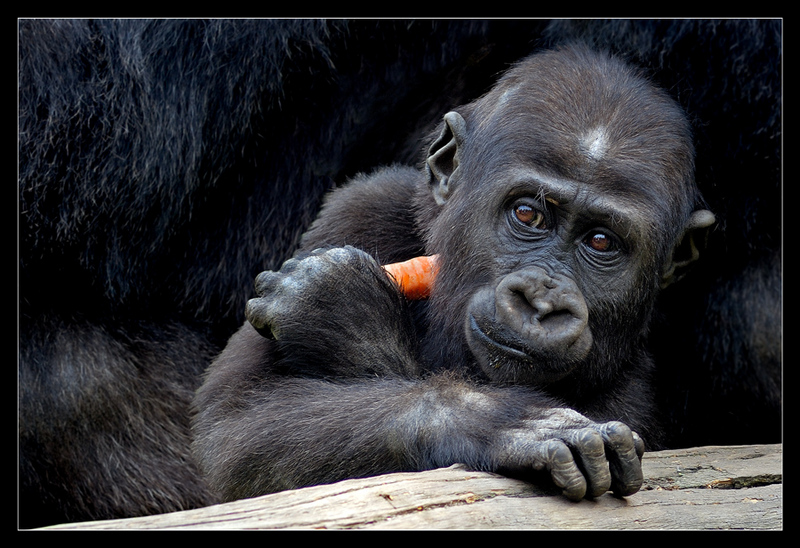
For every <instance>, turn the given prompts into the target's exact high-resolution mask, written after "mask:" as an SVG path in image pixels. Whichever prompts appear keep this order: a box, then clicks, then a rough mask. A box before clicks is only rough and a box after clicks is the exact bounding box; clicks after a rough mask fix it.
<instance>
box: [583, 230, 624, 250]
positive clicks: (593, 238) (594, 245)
mask: <svg viewBox="0 0 800 548" xmlns="http://www.w3.org/2000/svg"><path fill="white" fill-rule="evenodd" d="M583 242H584V244H586V245H587V246H589V247H590V248H591V249H593V250H595V251H599V252H601V253H603V252H607V251H615V250H616V249H617V243H616V241H614V239H613V238H612V237H611V236H609V235H608V234H605V233H603V232H593V233H591V234H589V235H588V236H586V239H585V240H584V241H583Z"/></svg>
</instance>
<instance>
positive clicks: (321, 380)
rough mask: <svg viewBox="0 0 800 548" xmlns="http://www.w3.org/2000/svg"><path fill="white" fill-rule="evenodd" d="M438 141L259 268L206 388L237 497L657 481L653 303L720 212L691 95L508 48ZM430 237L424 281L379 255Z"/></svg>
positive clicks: (205, 406) (631, 73)
mask: <svg viewBox="0 0 800 548" xmlns="http://www.w3.org/2000/svg"><path fill="white" fill-rule="evenodd" d="M424 148H425V149H426V151H427V155H426V157H425V161H424V166H423V167H422V168H421V169H417V168H411V167H391V168H386V169H381V170H379V171H377V172H375V173H373V174H371V175H363V176H360V177H357V178H355V179H354V180H352V181H350V182H349V183H348V184H346V185H344V186H342V187H341V188H340V189H338V190H336V191H334V192H333V193H332V194H331V195H330V196H329V198H328V200H327V202H326V204H325V206H324V208H323V210H322V212H321V214H320V216H319V218H318V219H317V220H316V222H315V223H314V225H313V227H312V228H311V230H310V231H309V232H308V233H307V234H306V235H305V237H304V240H303V242H302V245H301V250H300V251H299V252H298V253H297V255H296V256H295V257H294V258H293V259H291V260H289V261H287V262H286V263H285V264H284V265H283V267H282V268H281V269H280V270H279V271H277V272H264V273H262V274H260V275H259V277H258V278H257V280H256V288H255V289H256V296H255V298H254V299H252V300H251V301H250V302H249V303H248V307H247V311H246V315H247V319H248V322H246V323H245V324H244V325H243V326H242V328H241V329H240V330H239V332H238V333H237V334H236V335H234V336H233V337H232V338H231V340H230V342H229V344H228V347H227V348H226V349H225V350H224V351H223V352H222V354H221V355H220V356H219V358H218V359H217V360H216V361H215V363H214V364H213V365H212V367H211V368H210V370H209V371H208V373H207V377H206V380H205V383H204V385H203V386H202V388H201V389H200V390H199V391H198V394H197V398H196V401H195V408H196V416H195V418H194V434H195V442H194V451H195V455H196V457H197V459H198V462H199V463H200V466H201V468H202V469H203V471H204V473H205V475H206V477H207V478H208V480H209V483H210V484H211V486H212V487H213V488H214V489H215V490H216V491H217V492H218V493H219V495H220V496H221V497H222V498H224V499H235V498H241V497H246V496H255V495H258V494H263V493H266V492H270V491H276V490H280V489H286V488H293V487H298V486H303V485H311V484H317V483H323V482H329V481H335V480H338V479H343V478H347V477H357V476H366V475H372V474H378V473H384V472H390V471H399V470H422V469H428V468H433V467H437V466H447V465H450V464H453V463H456V462H461V463H465V464H467V465H468V466H471V467H473V468H475V469H480V470H491V471H497V472H501V473H507V474H513V475H517V476H521V477H526V478H531V479H532V480H535V481H540V480H541V481H545V482H551V483H553V484H555V485H556V486H558V488H560V489H561V490H562V491H563V493H564V494H565V495H566V496H568V497H570V498H573V499H580V498H583V497H594V496H598V495H600V494H602V493H604V492H606V491H607V490H609V489H611V490H613V491H614V492H615V493H617V494H620V495H626V494H630V493H633V492H635V491H636V490H638V488H639V487H640V485H641V481H642V475H641V467H640V459H641V455H642V453H643V451H644V442H643V439H644V440H645V441H646V442H647V443H648V444H651V445H655V444H657V443H658V440H657V432H658V425H657V424H656V422H655V419H654V415H655V412H654V408H653V402H652V396H651V388H650V375H651V370H652V367H653V364H652V361H651V359H650V357H649V355H648V353H647V350H646V335H647V326H648V322H649V317H650V315H651V310H652V305H653V301H654V298H655V296H656V294H657V292H658V290H659V288H660V287H662V286H663V285H665V284H668V283H670V282H671V281H672V280H674V279H675V278H676V277H678V276H680V275H681V272H682V270H683V268H684V267H685V266H686V265H687V264H688V263H689V262H690V261H691V260H693V259H694V258H696V253H695V251H696V246H695V245H694V243H693V239H694V238H695V237H696V233H697V232H698V231H700V230H703V229H705V228H707V227H708V226H709V225H710V224H711V223H712V222H713V219H714V218H713V215H712V214H711V213H710V212H708V211H705V210H703V209H699V208H697V204H698V203H699V202H700V197H699V196H698V193H697V190H696V188H695V184H694V175H693V172H694V169H693V146H692V141H691V135H690V131H689V126H688V124H687V121H686V119H685V116H684V114H683V113H682V111H681V110H680V108H679V107H678V106H677V105H676V104H675V102H674V101H673V100H672V99H671V98H670V97H669V96H668V95H667V94H666V93H664V92H663V91H661V90H659V89H656V88H655V87H653V86H652V85H651V84H650V83H649V82H648V81H647V80H646V79H644V78H642V77H641V76H639V75H638V74H637V73H636V71H635V70H633V69H631V68H630V67H628V66H626V65H624V64H623V63H621V62H620V61H618V60H616V59H614V58H612V57H609V56H608V55H606V54H603V53H597V52H593V51H590V50H589V49H586V48H584V47H580V46H576V47H570V48H564V49H560V50H557V51H551V52H543V53H539V54H537V55H534V56H532V57H530V58H528V59H526V60H525V61H523V62H521V63H520V64H518V65H517V66H515V67H514V68H512V69H511V70H510V71H509V72H508V73H507V74H506V75H504V76H503V77H502V78H501V79H500V81H499V82H498V83H497V85H496V86H495V87H494V88H493V89H492V90H491V91H490V92H489V93H488V94H486V95H485V96H484V97H482V98H481V99H479V100H477V101H476V102H474V103H472V104H469V105H466V106H463V107H460V108H456V109H455V110H454V111H452V112H450V113H448V114H447V115H445V116H444V119H443V121H442V123H441V126H440V129H439V131H438V132H437V133H436V134H435V135H434V136H433V137H432V139H431V140H430V142H429V143H427V144H426V145H425V147H424ZM683 249H689V250H690V251H691V253H689V254H686V255H684V254H683V253H682V251H681V250H683ZM433 254H435V255H438V265H439V270H438V275H437V277H436V280H435V283H434V285H433V288H432V291H431V295H430V298H429V299H427V300H425V301H419V302H409V301H408V300H407V299H405V298H404V296H403V295H402V294H401V293H400V292H399V290H398V288H397V287H396V286H395V284H394V283H393V282H392V280H391V279H390V278H389V277H388V276H387V275H386V274H385V272H384V271H383V270H382V268H381V267H380V265H381V264H385V263H389V262H395V261H400V260H405V259H409V258H411V257H414V256H417V255H433Z"/></svg>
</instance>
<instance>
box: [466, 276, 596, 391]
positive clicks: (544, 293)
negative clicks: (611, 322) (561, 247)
mask: <svg viewBox="0 0 800 548" xmlns="http://www.w3.org/2000/svg"><path fill="white" fill-rule="evenodd" d="M466 316H467V317H466V322H465V331H466V337H467V342H468V344H469V347H470V350H471V351H472V353H473V355H474V356H475V358H476V359H477V361H478V362H479V364H480V365H481V367H482V368H483V369H484V372H485V373H486V374H487V375H488V376H489V377H490V378H492V379H494V380H503V381H511V380H513V381H516V382H529V383H530V382H538V383H542V382H553V381H556V380H559V379H561V378H563V377H564V376H566V375H567V374H568V373H570V372H571V371H572V370H573V369H574V368H575V367H576V366H577V365H578V364H579V363H580V362H581V361H582V360H583V359H585V358H586V356H587V355H588V354H589V350H590V349H591V347H592V334H591V330H590V329H589V326H588V318H589V313H588V309H587V306H586V302H585V301H584V299H583V296H582V295H581V293H580V291H579V290H578V288H577V286H576V285H575V283H574V282H573V281H572V280H571V279H569V278H566V277H563V276H557V275H554V276H551V275H549V274H548V273H547V272H545V271H544V270H543V269H541V268H538V267H533V268H529V269H526V270H523V271H518V272H513V273H511V274H508V275H507V276H506V277H504V278H503V279H502V280H501V281H500V283H499V284H498V285H497V287H496V288H491V287H486V288H483V289H481V290H480V291H478V292H476V293H475V294H474V295H473V296H472V298H471V300H470V302H469V306H468V310H467V315H466Z"/></svg>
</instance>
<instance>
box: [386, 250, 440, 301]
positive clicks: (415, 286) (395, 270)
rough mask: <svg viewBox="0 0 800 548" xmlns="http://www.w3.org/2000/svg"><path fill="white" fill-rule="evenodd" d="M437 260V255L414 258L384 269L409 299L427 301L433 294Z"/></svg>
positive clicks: (388, 265)
mask: <svg viewBox="0 0 800 548" xmlns="http://www.w3.org/2000/svg"><path fill="white" fill-rule="evenodd" d="M436 259H437V256H436V255H431V256H428V257H414V258H413V259H409V260H407V261H403V262H401V263H393V264H387V265H384V266H383V269H384V270H385V271H386V272H387V273H388V274H389V276H391V277H392V278H393V279H394V281H395V283H396V284H397V285H398V287H399V288H400V291H402V292H403V294H404V295H405V296H406V297H407V298H408V299H411V300H417V299H426V298H428V296H430V294H431V286H432V284H433V280H434V278H435V277H436V272H437V264H436Z"/></svg>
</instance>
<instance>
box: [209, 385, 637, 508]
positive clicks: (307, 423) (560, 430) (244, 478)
mask: <svg viewBox="0 0 800 548" xmlns="http://www.w3.org/2000/svg"><path fill="white" fill-rule="evenodd" d="M219 380H220V379H216V381H219ZM210 381H211V382H212V383H213V384H216V385H217V386H221V385H223V384H225V383H222V382H215V380H214V379H210ZM269 384H270V388H269V390H268V391H264V392H258V391H257V390H246V391H240V392H239V396H238V399H237V401H236V402H231V401H230V400H228V401H226V402H225V403H224V404H218V405H208V406H205V407H206V408H205V410H204V411H203V412H202V413H201V414H200V415H199V417H198V418H197V420H196V423H195V431H196V433H197V434H198V436H197V439H198V440H200V441H198V442H196V443H195V454H196V455H197V456H198V459H199V461H200V465H201V467H203V468H204V469H205V471H206V474H207V478H208V480H209V483H210V484H211V485H212V487H213V488H214V489H215V490H217V491H218V492H219V494H220V496H222V497H223V498H224V499H226V500H234V499H237V498H244V497H252V496H256V495H259V494H263V493H268V492H274V491H279V490H283V489H291V488H296V487H302V486H307V485H314V484H319V483H329V482H333V481H338V480H342V479H345V478H349V477H365V476H370V475H375V474H380V473H387V472H392V471H403V470H409V471H411V470H427V469H432V468H436V467H441V466H448V465H451V464H454V463H457V462H459V463H464V464H466V465H467V466H469V467H470V468H472V469H476V470H488V471H506V472H511V473H530V472H534V471H537V470H539V471H550V472H551V473H552V474H553V479H554V481H555V482H556V484H557V485H559V486H561V487H563V488H564V490H565V494H566V495H567V496H570V497H571V498H581V497H583V496H584V494H585V493H586V492H587V488H588V489H590V490H591V491H590V494H592V495H595V496H596V495H599V494H601V493H602V492H605V491H606V490H607V489H608V488H609V485H610V482H611V476H610V475H609V474H610V472H609V470H608V464H607V461H606V457H605V450H604V449H603V447H604V442H606V443H608V442H609V441H610V438H609V439H604V436H606V432H607V431H608V430H609V429H613V428H614V427H613V426H608V425H595V424H594V423H592V422H591V421H589V420H588V419H586V418H585V417H583V416H581V415H580V414H578V413H575V412H574V411H571V410H569V409H565V408H559V407H556V406H554V402H553V401H551V400H549V398H546V397H544V396H542V395H541V394H538V393H537V392H535V391H533V390H530V389H525V388H519V389H501V388H498V387H488V386H485V385H475V384H472V383H470V382H467V381H464V380H462V379H459V378H457V377H454V376H452V375H451V374H444V375H439V376H433V377H430V378H428V379H425V380H422V379H409V378H402V377H399V376H383V377H377V378H373V379H363V380H359V381H357V382H349V383H346V384H342V383H341V382H331V381H327V380H322V379H297V378H291V377H284V378H272V379H270V380H269ZM617 424H618V423H617ZM619 427H621V428H622V429H623V431H622V432H611V438H614V439H619V440H621V441H618V442H615V443H617V444H618V445H620V444H621V446H622V448H621V450H620V448H619V447H617V448H616V449H615V450H616V451H618V452H619V454H620V455H621V456H620V457H619V458H618V459H611V460H612V462H613V461H614V460H623V461H624V460H626V459H627V461H626V462H624V463H623V465H622V466H623V467H624V468H625V469H626V472H625V473H624V474H621V475H620V476H621V477H623V478H627V479H622V480H620V483H623V484H624V483H625V482H627V484H626V486H624V487H622V488H619V489H620V492H621V493H622V494H627V493H629V492H632V491H635V490H636V489H638V484H637V481H639V482H640V477H639V476H637V471H638V465H637V464H638V456H639V455H640V454H641V447H639V448H637V447H636V446H635V441H634V440H635V439H636V438H633V437H630V435H629V431H626V430H625V427H624V426H622V425H619ZM626 436H627V437H626ZM606 437H608V436H606ZM637 450H638V451H639V454H637ZM571 451H575V455H576V456H575V457H573V453H572V452H571ZM590 452H594V457H593V456H592V455H591V454H589V453H590ZM581 453H586V455H583V456H581ZM598 457H600V458H598ZM598 461H600V462H599V463H598ZM578 462H581V466H583V467H588V468H590V469H589V470H588V471H587V472H581V471H579V469H578V467H577V463H578ZM592 463H593V464H592ZM632 464H633V466H631V465H632ZM592 467H594V469H591V468H592ZM558 469H560V470H558ZM630 478H633V479H632V480H631V479H630ZM637 478H638V479H637ZM631 482H632V483H633V487H631V485H629V484H631ZM587 483H588V487H587ZM616 488H617V487H616V486H615V489H616Z"/></svg>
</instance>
